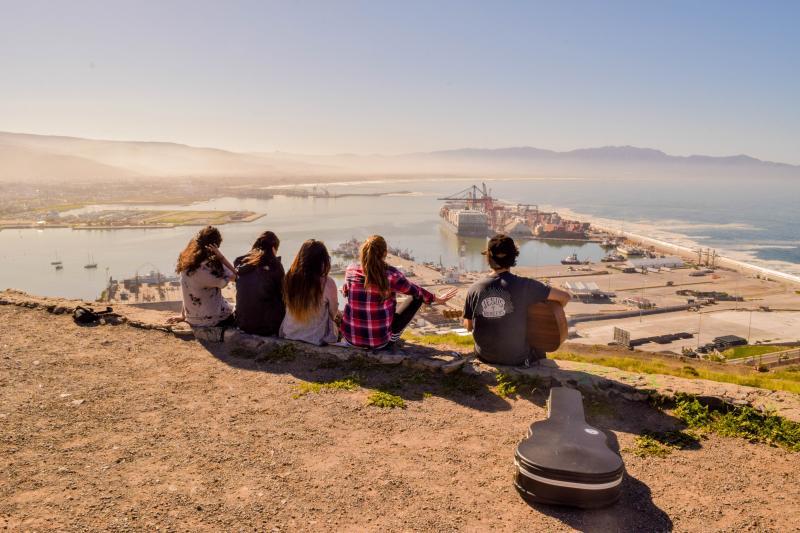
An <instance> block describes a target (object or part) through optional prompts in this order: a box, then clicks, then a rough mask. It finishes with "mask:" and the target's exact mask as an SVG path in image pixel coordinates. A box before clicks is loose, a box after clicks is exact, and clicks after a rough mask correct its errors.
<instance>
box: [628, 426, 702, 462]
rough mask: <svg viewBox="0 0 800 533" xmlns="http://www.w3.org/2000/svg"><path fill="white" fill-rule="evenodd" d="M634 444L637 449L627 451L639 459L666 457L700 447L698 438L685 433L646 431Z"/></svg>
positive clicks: (635, 439) (634, 440) (637, 437)
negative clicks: (677, 451)
mask: <svg viewBox="0 0 800 533" xmlns="http://www.w3.org/2000/svg"><path fill="white" fill-rule="evenodd" d="M633 442H634V445H635V447H634V448H633V449H632V450H626V451H629V452H631V453H633V454H634V455H638V456H639V457H649V456H652V457H666V456H667V455H669V454H671V453H672V451H673V450H684V449H687V448H696V447H697V446H698V439H697V437H695V436H694V435H692V434H691V433H687V432H685V431H644V432H642V434H641V435H638V436H636V437H635V438H634V439H633Z"/></svg>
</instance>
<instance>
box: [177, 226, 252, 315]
mask: <svg viewBox="0 0 800 533" xmlns="http://www.w3.org/2000/svg"><path fill="white" fill-rule="evenodd" d="M220 244H222V235H220V233H219V230H218V229H217V228H215V227H213V226H206V227H205V228H203V229H202V230H200V232H199V233H198V234H197V235H195V236H194V237H193V238H192V240H191V241H189V244H187V245H186V248H184V249H183V251H182V252H181V254H180V256H179V257H178V264H177V266H176V267H175V272H177V273H178V274H180V276H181V292H182V293H183V309H182V310H181V317H180V319H178V318H173V319H171V321H172V322H175V321H178V320H185V321H186V322H188V323H189V324H190V325H192V326H227V325H233V322H234V321H233V307H232V306H231V304H230V303H228V301H227V300H226V299H225V298H224V297H223V296H222V289H223V288H224V287H225V286H226V285H227V284H228V282H229V281H231V280H235V279H236V270H235V269H234V267H233V265H232V264H231V263H230V262H229V261H228V260H227V259H226V258H225V256H224V255H222V252H220V251H219V245H220Z"/></svg>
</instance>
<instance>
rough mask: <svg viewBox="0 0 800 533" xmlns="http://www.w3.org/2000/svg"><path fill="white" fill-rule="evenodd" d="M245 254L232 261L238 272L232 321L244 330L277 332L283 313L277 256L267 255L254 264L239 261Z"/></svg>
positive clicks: (281, 271)
mask: <svg viewBox="0 0 800 533" xmlns="http://www.w3.org/2000/svg"><path fill="white" fill-rule="evenodd" d="M245 257H246V256H244V255H243V256H241V257H237V258H236V261H234V262H233V264H234V266H235V267H236V270H237V273H238V275H239V277H238V278H236V325H237V326H238V327H239V329H241V330H242V331H244V332H246V333H252V334H255V335H265V336H274V335H277V334H278V329H280V327H281V322H282V321H283V315H284V314H285V313H286V308H285V306H284V304H283V276H284V272H283V265H282V264H281V258H280V257H276V258H270V259H268V260H266V261H265V262H264V264H261V265H258V266H254V265H245V264H242V262H243V261H244V259H245Z"/></svg>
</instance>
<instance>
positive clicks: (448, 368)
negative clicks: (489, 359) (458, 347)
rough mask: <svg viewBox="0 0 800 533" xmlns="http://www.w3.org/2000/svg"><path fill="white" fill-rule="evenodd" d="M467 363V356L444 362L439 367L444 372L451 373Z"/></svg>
mask: <svg viewBox="0 0 800 533" xmlns="http://www.w3.org/2000/svg"><path fill="white" fill-rule="evenodd" d="M466 363H467V358H463V359H455V360H453V361H450V362H449V363H445V364H443V365H442V366H440V367H439V370H441V371H442V372H443V373H444V374H452V373H453V372H455V371H456V370H458V369H460V368H462V367H463V366H464V365H465V364H466Z"/></svg>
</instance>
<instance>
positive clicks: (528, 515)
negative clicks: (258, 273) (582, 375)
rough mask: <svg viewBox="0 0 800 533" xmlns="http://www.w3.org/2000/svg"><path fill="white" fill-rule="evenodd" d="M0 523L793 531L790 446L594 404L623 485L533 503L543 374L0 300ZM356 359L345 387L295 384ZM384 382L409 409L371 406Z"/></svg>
mask: <svg viewBox="0 0 800 533" xmlns="http://www.w3.org/2000/svg"><path fill="white" fill-rule="evenodd" d="M0 324H2V327H1V328H0V525H1V526H3V527H5V528H6V529H8V530H14V531H20V530H62V531H63V530H67V531H73V530H111V531H124V530H148V531H152V530H156V529H165V530H174V531H180V530H209V531H220V530H225V531H238V530H254V529H255V530H267V531H269V530H277V531H296V530H344V531H363V530H380V531H411V530H415V531H451V530H453V531H455V530H459V531H559V530H570V529H577V530H582V531H669V530H672V529H674V530H677V531H718V530H724V531H742V530H745V531H764V530H774V531H791V530H798V526H800V507H799V506H798V505H797V502H798V501H800V474H798V468H797V465H798V462H799V461H798V455H797V454H791V453H789V452H786V451H784V450H782V449H778V448H771V447H769V446H765V445H760V444H751V443H748V442H746V441H744V440H741V439H728V438H721V437H716V436H711V437H709V438H708V439H707V440H702V441H701V444H700V447H699V448H698V449H694V450H683V451H676V452H674V453H672V454H671V455H669V456H668V457H666V458H654V457H648V458H639V457H637V456H635V455H633V454H632V453H631V452H629V451H627V449H628V448H630V447H632V446H633V438H634V436H635V435H637V434H639V433H641V432H642V431H643V430H646V429H650V430H662V429H669V428H673V427H676V421H675V420H674V419H672V418H670V417H669V416H667V415H665V414H663V413H661V412H660V411H657V410H655V409H652V408H650V407H648V406H646V405H645V404H641V403H632V402H626V401H624V400H619V401H618V402H612V403H605V404H591V405H590V406H589V409H588V414H589V421H590V423H592V424H593V425H595V426H597V427H599V428H601V429H604V430H609V431H610V432H611V434H612V435H613V436H614V437H615V438H616V439H617V440H618V444H619V448H620V449H621V450H622V452H621V453H622V457H623V459H624V460H625V463H626V466H627V477H626V480H625V482H624V484H623V495H622V498H621V500H620V501H619V502H618V503H617V504H615V505H614V506H612V507H610V508H607V509H603V510H598V511H578V510H569V509H562V508H551V507H544V506H530V505H527V504H526V503H525V502H524V501H523V500H521V499H520V498H519V496H518V495H517V493H516V492H515V490H514V488H513V486H512V474H513V462H512V458H513V450H514V446H515V445H516V443H517V442H518V441H519V440H520V438H521V437H522V436H523V434H524V433H525V430H526V429H527V426H528V425H529V424H530V423H531V422H533V421H535V420H539V419H542V418H544V416H545V410H544V408H543V404H544V400H545V396H544V392H540V393H536V394H534V395H533V396H532V397H530V398H527V397H518V398H513V399H504V398H501V397H499V396H497V395H496V394H495V393H494V392H493V391H492V390H490V389H488V388H487V387H485V386H484V387H482V388H479V389H478V390H477V391H465V390H463V389H459V388H458V387H455V388H454V387H452V386H445V385H444V383H443V382H442V379H441V377H437V376H428V375H423V374H419V373H413V372H411V371H409V370H403V369H387V368H385V367H364V366H352V365H350V366H346V365H344V364H342V365H331V364H325V363H322V362H320V361H318V360H308V359H304V360H301V359H295V360H290V361H278V362H261V363H257V362H254V361H249V360H242V359H236V358H232V357H230V356H228V355H226V354H224V353H212V351H217V350H218V348H214V347H213V346H210V347H209V348H210V349H211V350H212V351H209V349H207V348H206V347H204V346H202V345H201V344H199V343H197V342H195V341H183V340H179V339H177V338H175V337H173V336H171V335H169V334H166V333H162V332H158V331H145V330H138V329H134V328H131V327H129V326H124V325H122V326H98V327H93V328H91V327H89V328H87V327H83V328H81V327H78V326H76V325H74V324H73V323H72V321H71V319H70V318H69V317H67V316H55V315H49V314H47V313H45V312H43V311H39V310H28V309H22V308H18V307H12V306H3V307H0ZM353 372H356V373H358V374H359V375H360V376H361V378H362V380H363V385H364V386H363V388H361V389H359V390H356V391H336V392H323V393H320V394H306V395H303V396H300V397H294V396H296V395H297V386H298V384H299V383H300V382H301V381H322V380H330V379H334V378H340V377H344V376H347V375H349V374H351V373H353ZM378 387H384V388H390V389H391V390H393V391H394V392H396V393H397V394H399V395H400V396H402V397H403V398H404V399H405V400H406V404H407V408H406V409H381V408H377V407H372V406H367V405H366V398H367V396H368V394H369V392H370V391H369V388H378Z"/></svg>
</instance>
